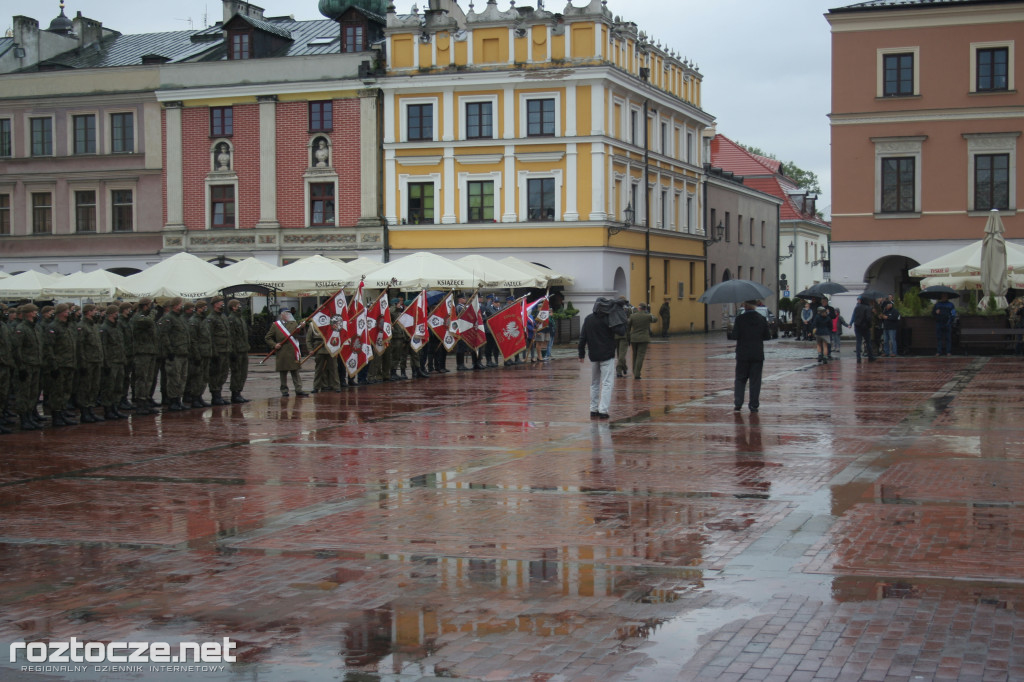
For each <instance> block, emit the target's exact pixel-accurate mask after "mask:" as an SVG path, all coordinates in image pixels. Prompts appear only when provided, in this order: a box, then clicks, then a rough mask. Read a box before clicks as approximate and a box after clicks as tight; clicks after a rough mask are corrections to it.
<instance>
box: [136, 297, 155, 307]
mask: <svg viewBox="0 0 1024 682" xmlns="http://www.w3.org/2000/svg"><path fill="white" fill-rule="evenodd" d="M144 305H153V299H151V298H140V299H139V307H140V308H141V307H142V306H144Z"/></svg>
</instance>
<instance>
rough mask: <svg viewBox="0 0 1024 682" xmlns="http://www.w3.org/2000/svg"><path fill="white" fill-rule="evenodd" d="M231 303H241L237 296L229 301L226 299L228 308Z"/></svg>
mask: <svg viewBox="0 0 1024 682" xmlns="http://www.w3.org/2000/svg"><path fill="white" fill-rule="evenodd" d="M233 305H242V302H241V301H239V300H238V299H237V298H233V299H231V300H230V301H228V307H229V308H230V307H231V306H233Z"/></svg>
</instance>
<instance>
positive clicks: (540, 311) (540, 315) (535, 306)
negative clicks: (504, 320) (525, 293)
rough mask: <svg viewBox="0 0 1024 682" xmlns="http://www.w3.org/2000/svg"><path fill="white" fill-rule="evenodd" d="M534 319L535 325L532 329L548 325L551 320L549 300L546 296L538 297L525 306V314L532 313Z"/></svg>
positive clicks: (539, 328) (536, 329)
mask: <svg viewBox="0 0 1024 682" xmlns="http://www.w3.org/2000/svg"><path fill="white" fill-rule="evenodd" d="M534 313H536V314H535V316H534V318H533V319H534V320H535V321H536V322H535V324H536V327H535V329H534V331H538V332H539V331H540V330H541V329H544V327H546V326H548V324H550V322H551V302H550V301H548V297H547V296H545V297H544V298H538V299H537V300H536V301H534V302H533V303H531V304H530V305H528V306H527V307H526V314H527V315H533V314H534Z"/></svg>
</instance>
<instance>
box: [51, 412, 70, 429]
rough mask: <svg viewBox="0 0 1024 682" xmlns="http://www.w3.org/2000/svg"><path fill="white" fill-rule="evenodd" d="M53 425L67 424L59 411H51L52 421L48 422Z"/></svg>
mask: <svg viewBox="0 0 1024 682" xmlns="http://www.w3.org/2000/svg"><path fill="white" fill-rule="evenodd" d="M50 423H51V424H52V425H53V426H67V425H68V424H67V422H65V421H64V415H62V414H61V413H60V412H54V413H53V421H51V422H50Z"/></svg>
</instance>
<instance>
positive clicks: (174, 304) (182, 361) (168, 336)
mask: <svg viewBox="0 0 1024 682" xmlns="http://www.w3.org/2000/svg"><path fill="white" fill-rule="evenodd" d="M183 305H184V301H182V300H181V298H180V297H177V296H176V297H174V298H172V299H171V300H170V301H169V302H168V304H167V308H168V312H167V313H165V314H164V316H163V317H161V318H160V322H159V323H158V325H157V334H158V336H159V337H160V339H161V348H163V351H164V354H165V355H164V372H166V373H167V396H166V397H167V399H168V400H170V410H171V411H172V412H181V411H182V410H184V409H185V405H184V404H183V403H182V402H181V398H182V396H183V395H184V393H185V381H186V380H187V379H188V356H189V340H188V326H187V325H186V324H185V317H184V315H182V314H181V309H182V306H183Z"/></svg>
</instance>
